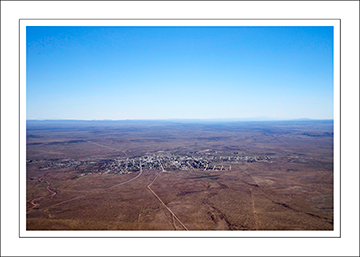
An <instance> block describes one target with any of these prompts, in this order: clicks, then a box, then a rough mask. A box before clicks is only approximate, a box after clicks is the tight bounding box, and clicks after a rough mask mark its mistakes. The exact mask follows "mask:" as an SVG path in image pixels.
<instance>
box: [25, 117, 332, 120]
mask: <svg viewBox="0 0 360 257" xmlns="http://www.w3.org/2000/svg"><path fill="white" fill-rule="evenodd" d="M296 120H297V121H316V120H334V118H319V119H317V118H316V119H314V118H288V119H286V118H284V119H282V118H268V117H253V118H166V119H26V121H296Z"/></svg>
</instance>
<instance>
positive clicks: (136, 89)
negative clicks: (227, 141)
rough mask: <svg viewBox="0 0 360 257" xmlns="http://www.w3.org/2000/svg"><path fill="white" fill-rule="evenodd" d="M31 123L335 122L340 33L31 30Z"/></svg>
mask: <svg viewBox="0 0 360 257" xmlns="http://www.w3.org/2000/svg"><path fill="white" fill-rule="evenodd" d="M26 37H27V38H26V40H27V53H26V55H27V58H26V61H27V66H26V67H27V71H26V74H27V75H26V95H27V115H26V116H27V119H85V120H92V119H95V120H96V119H100V120H101V119H114V120H122V119H174V118H178V119H217V118H249V117H269V118H274V119H297V118H312V119H332V118H333V28H332V27H27V31H26Z"/></svg>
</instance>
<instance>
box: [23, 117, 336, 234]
mask: <svg viewBox="0 0 360 257" xmlns="http://www.w3.org/2000/svg"><path fill="white" fill-rule="evenodd" d="M27 133H28V138H27V160H28V161H29V160H31V163H28V164H27V229H28V230H185V229H188V230H332V229H333V157H332V156H333V141H332V140H333V136H332V123H327V122H318V123H316V122H313V123H311V122H303V123H301V122H298V123H296V124H282V123H275V124H274V123H271V124H270V123H267V124H265V125H264V124H262V123H260V124H257V123H255V124H250V125H249V124H245V125H244V123H240V125H239V124H227V125H226V124H225V125H222V126H214V125H209V124H208V125H206V124H205V125H204V124H202V125H196V124H195V125H194V124H192V125H191V124H189V125H187V124H186V125H184V124H182V125H181V124H176V125H171V124H162V123H161V124H158V123H155V124H147V123H146V124H140V125H139V124H125V125H124V124H115V125H114V124H110V125H109V124H105V125H104V124H100V125H93V124H85V125H81V124H80V125H79V124H75V125H74V124H70V125H69V124H65V125H61V124H60V125H59V124H55V125H54V124H40V125H39V124H37V123H35V124H29V125H28V131H27ZM69 140H80V141H69ZM81 140H83V141H81ZM89 141H90V142H89ZM69 142H70V143H69ZM92 142H95V143H97V144H100V145H104V146H108V148H107V147H103V146H100V145H96V144H94V143H92ZM204 149H211V150H216V151H219V153H218V154H221V155H234V151H236V154H238V155H264V154H268V155H269V156H270V157H271V159H270V160H269V161H264V162H239V163H230V164H229V163H227V164H226V165H231V170H221V171H219V170H213V171H212V170H211V171H209V170H206V171H204V170H203V169H192V170H188V171H186V170H177V171H176V170H167V172H162V171H161V170H153V169H152V170H146V169H144V170H143V171H142V172H141V174H140V171H137V172H132V173H131V174H122V175H120V174H104V173H102V174H100V173H99V172H93V174H87V175H85V176H81V173H80V171H79V169H76V168H75V167H60V168H56V167H46V164H48V163H49V162H55V161H56V159H61V158H71V159H75V160H84V159H85V158H87V159H89V160H97V159H99V158H116V157H124V158H132V157H134V156H141V155H144V154H151V153H155V152H157V151H160V150H161V151H164V152H165V153H167V152H172V153H175V152H176V153H178V154H183V153H187V152H189V151H197V150H204ZM124 152H125V153H124ZM154 179H155V181H154ZM127 181H128V182H127ZM152 182H153V183H152ZM149 187H150V189H151V190H150V189H149ZM156 195H157V197H158V198H157V197H156Z"/></svg>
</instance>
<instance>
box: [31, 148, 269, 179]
mask: <svg viewBox="0 0 360 257" xmlns="http://www.w3.org/2000/svg"><path fill="white" fill-rule="evenodd" d="M235 154H236V152H235ZM269 160H270V157H269V156H267V155H263V156H236V155H230V156H222V155H211V154H209V153H206V152H205V153H204V152H200V151H199V152H188V153H186V154H183V155H179V154H174V153H164V152H163V151H159V152H157V153H154V154H149V155H145V156H136V157H133V158H127V157H119V158H114V159H106V158H105V159H104V158H102V159H101V158H97V159H92V160H91V159H89V158H87V159H85V160H73V159H59V160H56V161H55V160H52V161H49V162H46V163H45V164H44V165H42V166H40V167H39V168H40V170H46V169H51V168H67V167H74V168H75V170H77V171H79V172H80V173H81V174H82V176H84V175H86V174H92V173H100V174H128V173H131V172H138V171H140V165H141V168H142V169H146V170H160V171H163V172H166V171H180V170H185V171H186V170H193V169H201V170H231V164H232V163H240V162H267V161H269ZM37 162H39V160H28V161H27V163H28V164H33V163H37Z"/></svg>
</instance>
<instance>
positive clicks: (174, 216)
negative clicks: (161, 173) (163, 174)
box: [147, 176, 188, 230]
mask: <svg viewBox="0 0 360 257" xmlns="http://www.w3.org/2000/svg"><path fill="white" fill-rule="evenodd" d="M157 177H158V176H156V177H155V179H154V180H153V181H152V182H151V183H150V184H149V185H148V186H147V188H148V189H149V190H150V192H151V193H152V194H153V195H154V196H155V197H156V198H157V199H158V200H159V202H160V203H161V204H162V205H164V207H165V208H166V209H167V210H168V211H169V212H170V213H171V215H172V217H173V218H175V219H176V220H177V221H178V222H179V223H180V224H181V226H182V227H183V228H184V229H185V230H188V229H187V227H186V226H185V225H184V223H182V222H181V221H180V219H179V218H178V217H177V216H176V215H175V213H173V212H172V210H170V208H169V207H167V206H166V204H165V203H164V202H163V201H162V200H161V199H160V197H159V196H158V195H157V194H156V193H155V192H154V191H153V190H152V189H151V188H150V186H151V185H152V184H153V183H154V182H155V180H156V179H157Z"/></svg>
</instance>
